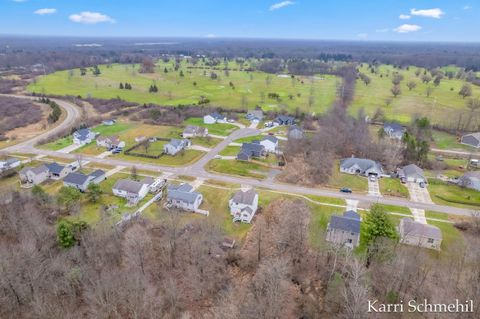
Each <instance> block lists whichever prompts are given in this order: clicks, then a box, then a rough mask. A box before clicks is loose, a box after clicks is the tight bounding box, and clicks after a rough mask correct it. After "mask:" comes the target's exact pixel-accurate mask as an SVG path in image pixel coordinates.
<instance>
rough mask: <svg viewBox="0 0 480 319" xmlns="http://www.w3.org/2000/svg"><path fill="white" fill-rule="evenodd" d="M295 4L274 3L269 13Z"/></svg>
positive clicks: (286, 2) (285, 2)
mask: <svg viewBox="0 0 480 319" xmlns="http://www.w3.org/2000/svg"><path fill="white" fill-rule="evenodd" d="M294 4H295V2H293V1H282V2H277V3H274V4H272V5H271V6H270V9H269V10H270V11H273V10H278V9H281V8H284V7H288V6H291V5H294Z"/></svg>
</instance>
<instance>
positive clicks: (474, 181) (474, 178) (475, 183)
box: [457, 171, 480, 191]
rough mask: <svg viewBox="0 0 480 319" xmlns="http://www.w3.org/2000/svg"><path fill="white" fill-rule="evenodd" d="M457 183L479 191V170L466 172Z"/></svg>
mask: <svg viewBox="0 0 480 319" xmlns="http://www.w3.org/2000/svg"><path fill="white" fill-rule="evenodd" d="M457 185H458V186H462V187H467V188H471V189H475V190H477V191H480V171H474V172H466V173H465V174H463V176H462V177H460V178H459V179H458V184H457Z"/></svg>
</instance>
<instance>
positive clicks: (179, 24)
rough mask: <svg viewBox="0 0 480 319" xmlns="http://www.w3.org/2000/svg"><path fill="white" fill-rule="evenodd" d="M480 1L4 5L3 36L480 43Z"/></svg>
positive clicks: (56, 1) (135, 0) (46, 0)
mask: <svg viewBox="0 0 480 319" xmlns="http://www.w3.org/2000/svg"><path fill="white" fill-rule="evenodd" d="M479 30H480V0H465V1H462V0H430V1H426V0H417V1H409V0H334V1H330V0H298V1H297V0H292V1H283V0H273V1H267V0H182V1H178V0H177V1H170V0H131V1H124V0H76V1H75V0H0V34H1V35H49V36H50V35H52V36H55V35H56V36H82V37H83V36H86V37H95V36H101V37H104V36H114V37H203V38H214V37H216V38H279V39H322V40H361V41H433V42H438V41H448V42H480V32H479Z"/></svg>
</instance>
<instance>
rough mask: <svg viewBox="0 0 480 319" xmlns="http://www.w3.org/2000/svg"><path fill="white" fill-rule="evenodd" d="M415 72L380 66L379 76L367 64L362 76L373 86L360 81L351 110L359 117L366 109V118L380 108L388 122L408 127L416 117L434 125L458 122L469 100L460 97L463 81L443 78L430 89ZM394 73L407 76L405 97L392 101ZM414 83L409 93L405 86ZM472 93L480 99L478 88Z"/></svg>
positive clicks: (404, 80) (402, 88) (361, 69)
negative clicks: (458, 116) (428, 89)
mask: <svg viewBox="0 0 480 319" xmlns="http://www.w3.org/2000/svg"><path fill="white" fill-rule="evenodd" d="M415 70H416V68H415V67H410V68H409V70H399V69H394V68H393V66H390V65H381V66H379V67H378V71H377V73H376V74H372V73H371V72H370V71H369V70H368V65H367V64H364V65H363V67H361V68H360V72H362V73H364V74H366V75H368V76H369V77H370V79H371V83H370V84H369V85H368V86H366V85H365V84H364V83H363V82H362V80H360V79H359V80H357V85H356V89H355V98H354V101H353V104H352V106H351V107H350V112H351V114H355V115H356V114H357V112H358V110H359V109H360V108H364V109H365V111H366V112H367V114H370V115H372V114H374V113H375V111H376V110H377V109H378V108H381V109H382V110H383V111H384V112H385V115H386V116H387V118H389V119H391V120H396V121H400V122H402V123H409V122H410V120H411V115H413V114H419V115H424V116H428V117H429V118H430V119H431V121H432V122H434V123H445V122H446V123H449V121H450V120H451V119H453V118H456V116H457V115H458V112H459V111H464V112H467V111H468V109H467V107H466V106H465V102H466V99H463V98H462V97H461V96H460V95H459V94H458V92H459V90H460V88H461V87H462V85H463V84H464V83H465V82H464V81H463V80H458V79H452V80H449V79H447V78H444V79H442V80H441V82H440V85H438V87H437V86H434V85H433V83H432V82H430V84H428V85H427V84H424V83H422V81H421V78H420V77H421V75H420V77H416V75H415ZM394 72H399V73H400V74H402V75H403V76H404V79H403V81H402V82H401V84H400V86H401V90H402V93H401V94H400V95H399V96H397V97H396V98H393V95H392V93H391V91H390V90H391V88H392V86H393V84H392V79H393V74H394ZM422 72H423V69H422ZM421 74H423V73H421ZM411 80H413V81H415V82H416V84H417V86H416V88H414V89H412V90H411V91H409V89H408V87H407V86H406V85H407V83H408V82H409V81H411ZM427 87H431V88H432V89H433V91H432V93H431V95H430V96H429V97H427V96H426V90H427ZM472 90H473V96H480V88H479V87H476V86H475V85H472ZM388 99H391V104H390V105H389V106H387V103H386V101H387V100H388Z"/></svg>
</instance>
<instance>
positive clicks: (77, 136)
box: [73, 128, 96, 145]
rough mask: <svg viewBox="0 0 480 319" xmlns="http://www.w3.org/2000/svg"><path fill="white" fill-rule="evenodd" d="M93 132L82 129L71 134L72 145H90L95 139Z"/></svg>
mask: <svg viewBox="0 0 480 319" xmlns="http://www.w3.org/2000/svg"><path fill="white" fill-rule="evenodd" d="M95 136H96V134H95V132H92V131H91V130H90V129H88V128H82V129H79V130H77V131H75V132H74V133H73V143H74V144H77V145H85V144H88V143H91V142H92V141H93V140H94V139H95Z"/></svg>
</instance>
